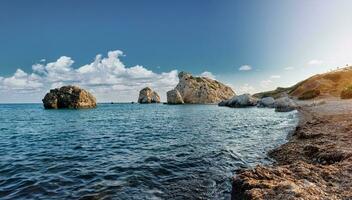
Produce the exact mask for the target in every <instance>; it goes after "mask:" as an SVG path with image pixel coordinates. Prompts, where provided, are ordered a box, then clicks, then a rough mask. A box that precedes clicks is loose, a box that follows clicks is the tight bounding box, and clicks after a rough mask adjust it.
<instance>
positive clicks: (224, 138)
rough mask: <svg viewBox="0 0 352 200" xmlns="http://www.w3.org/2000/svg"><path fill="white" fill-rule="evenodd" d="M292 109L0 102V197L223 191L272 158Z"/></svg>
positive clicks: (189, 195) (176, 195)
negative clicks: (50, 106) (241, 173)
mask: <svg viewBox="0 0 352 200" xmlns="http://www.w3.org/2000/svg"><path fill="white" fill-rule="evenodd" d="M297 122H298V119H297V113H296V111H293V112H287V113H278V112H275V111H274V110H273V109H268V108H256V107H252V108H228V107H218V106H217V105H164V104H129V103H121V104H98V106H97V108H95V109H81V110H69V109H63V110H45V109H43V106H42V104H0V199H2V200H8V199H14V200H18V199H26V200H27V199H43V200H48V199H60V200H61V199H82V200H83V199H104V200H108V199H122V200H129V199H138V200H139V199H230V198H231V188H232V187H231V180H232V178H233V176H234V175H235V173H236V171H237V170H239V169H245V168H251V167H254V166H256V165H258V164H269V165H270V164H271V163H272V162H273V161H272V160H271V159H270V158H268V156H267V152H268V151H269V150H270V149H273V148H275V147H277V146H279V145H281V144H283V143H285V142H286V140H287V135H288V134H289V133H290V132H291V131H292V130H294V128H295V126H296V125H297Z"/></svg>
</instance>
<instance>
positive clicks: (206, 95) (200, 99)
mask: <svg viewBox="0 0 352 200" xmlns="http://www.w3.org/2000/svg"><path fill="white" fill-rule="evenodd" d="M178 78H179V83H178V84H177V86H176V88H175V89H174V90H176V91H173V90H171V91H169V92H170V93H169V92H168V94H169V95H168V96H169V97H170V98H168V103H170V104H175V103H174V102H182V101H183V102H184V103H186V104H214V103H219V102H220V101H223V100H227V99H229V98H231V97H232V96H234V95H235V92H234V91H233V90H232V89H231V88H230V87H228V86H226V85H224V84H223V83H220V82H219V81H216V80H213V79H210V78H207V77H195V76H192V74H190V73H187V72H180V73H179V74H178ZM177 92H178V93H179V94H180V96H181V98H182V101H180V100H179V99H173V97H174V98H179V96H178V94H177Z"/></svg>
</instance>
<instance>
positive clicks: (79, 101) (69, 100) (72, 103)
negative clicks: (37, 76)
mask: <svg viewBox="0 0 352 200" xmlns="http://www.w3.org/2000/svg"><path fill="white" fill-rule="evenodd" d="M42 101H43V104H44V108H45V109H60V108H71V109H79V108H95V107H96V106H97V103H96V99H95V97H94V96H93V95H92V94H91V93H89V92H88V91H86V90H84V89H81V88H79V87H77V86H72V85H69V86H63V87H61V88H56V89H52V90H50V92H49V93H47V94H46V95H45V97H44V99H43V100H42Z"/></svg>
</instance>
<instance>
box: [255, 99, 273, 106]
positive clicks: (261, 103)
mask: <svg viewBox="0 0 352 200" xmlns="http://www.w3.org/2000/svg"><path fill="white" fill-rule="evenodd" d="M257 106H258V107H263V108H274V107H275V99H274V98H272V97H264V98H262V99H260V100H259V101H258V104H257Z"/></svg>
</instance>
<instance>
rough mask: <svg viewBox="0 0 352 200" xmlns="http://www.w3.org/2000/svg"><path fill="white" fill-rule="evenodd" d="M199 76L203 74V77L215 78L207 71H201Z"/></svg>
mask: <svg viewBox="0 0 352 200" xmlns="http://www.w3.org/2000/svg"><path fill="white" fill-rule="evenodd" d="M200 76H204V77H207V78H210V79H213V80H215V75H214V74H213V73H211V72H208V71H205V72H203V73H201V74H200Z"/></svg>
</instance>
